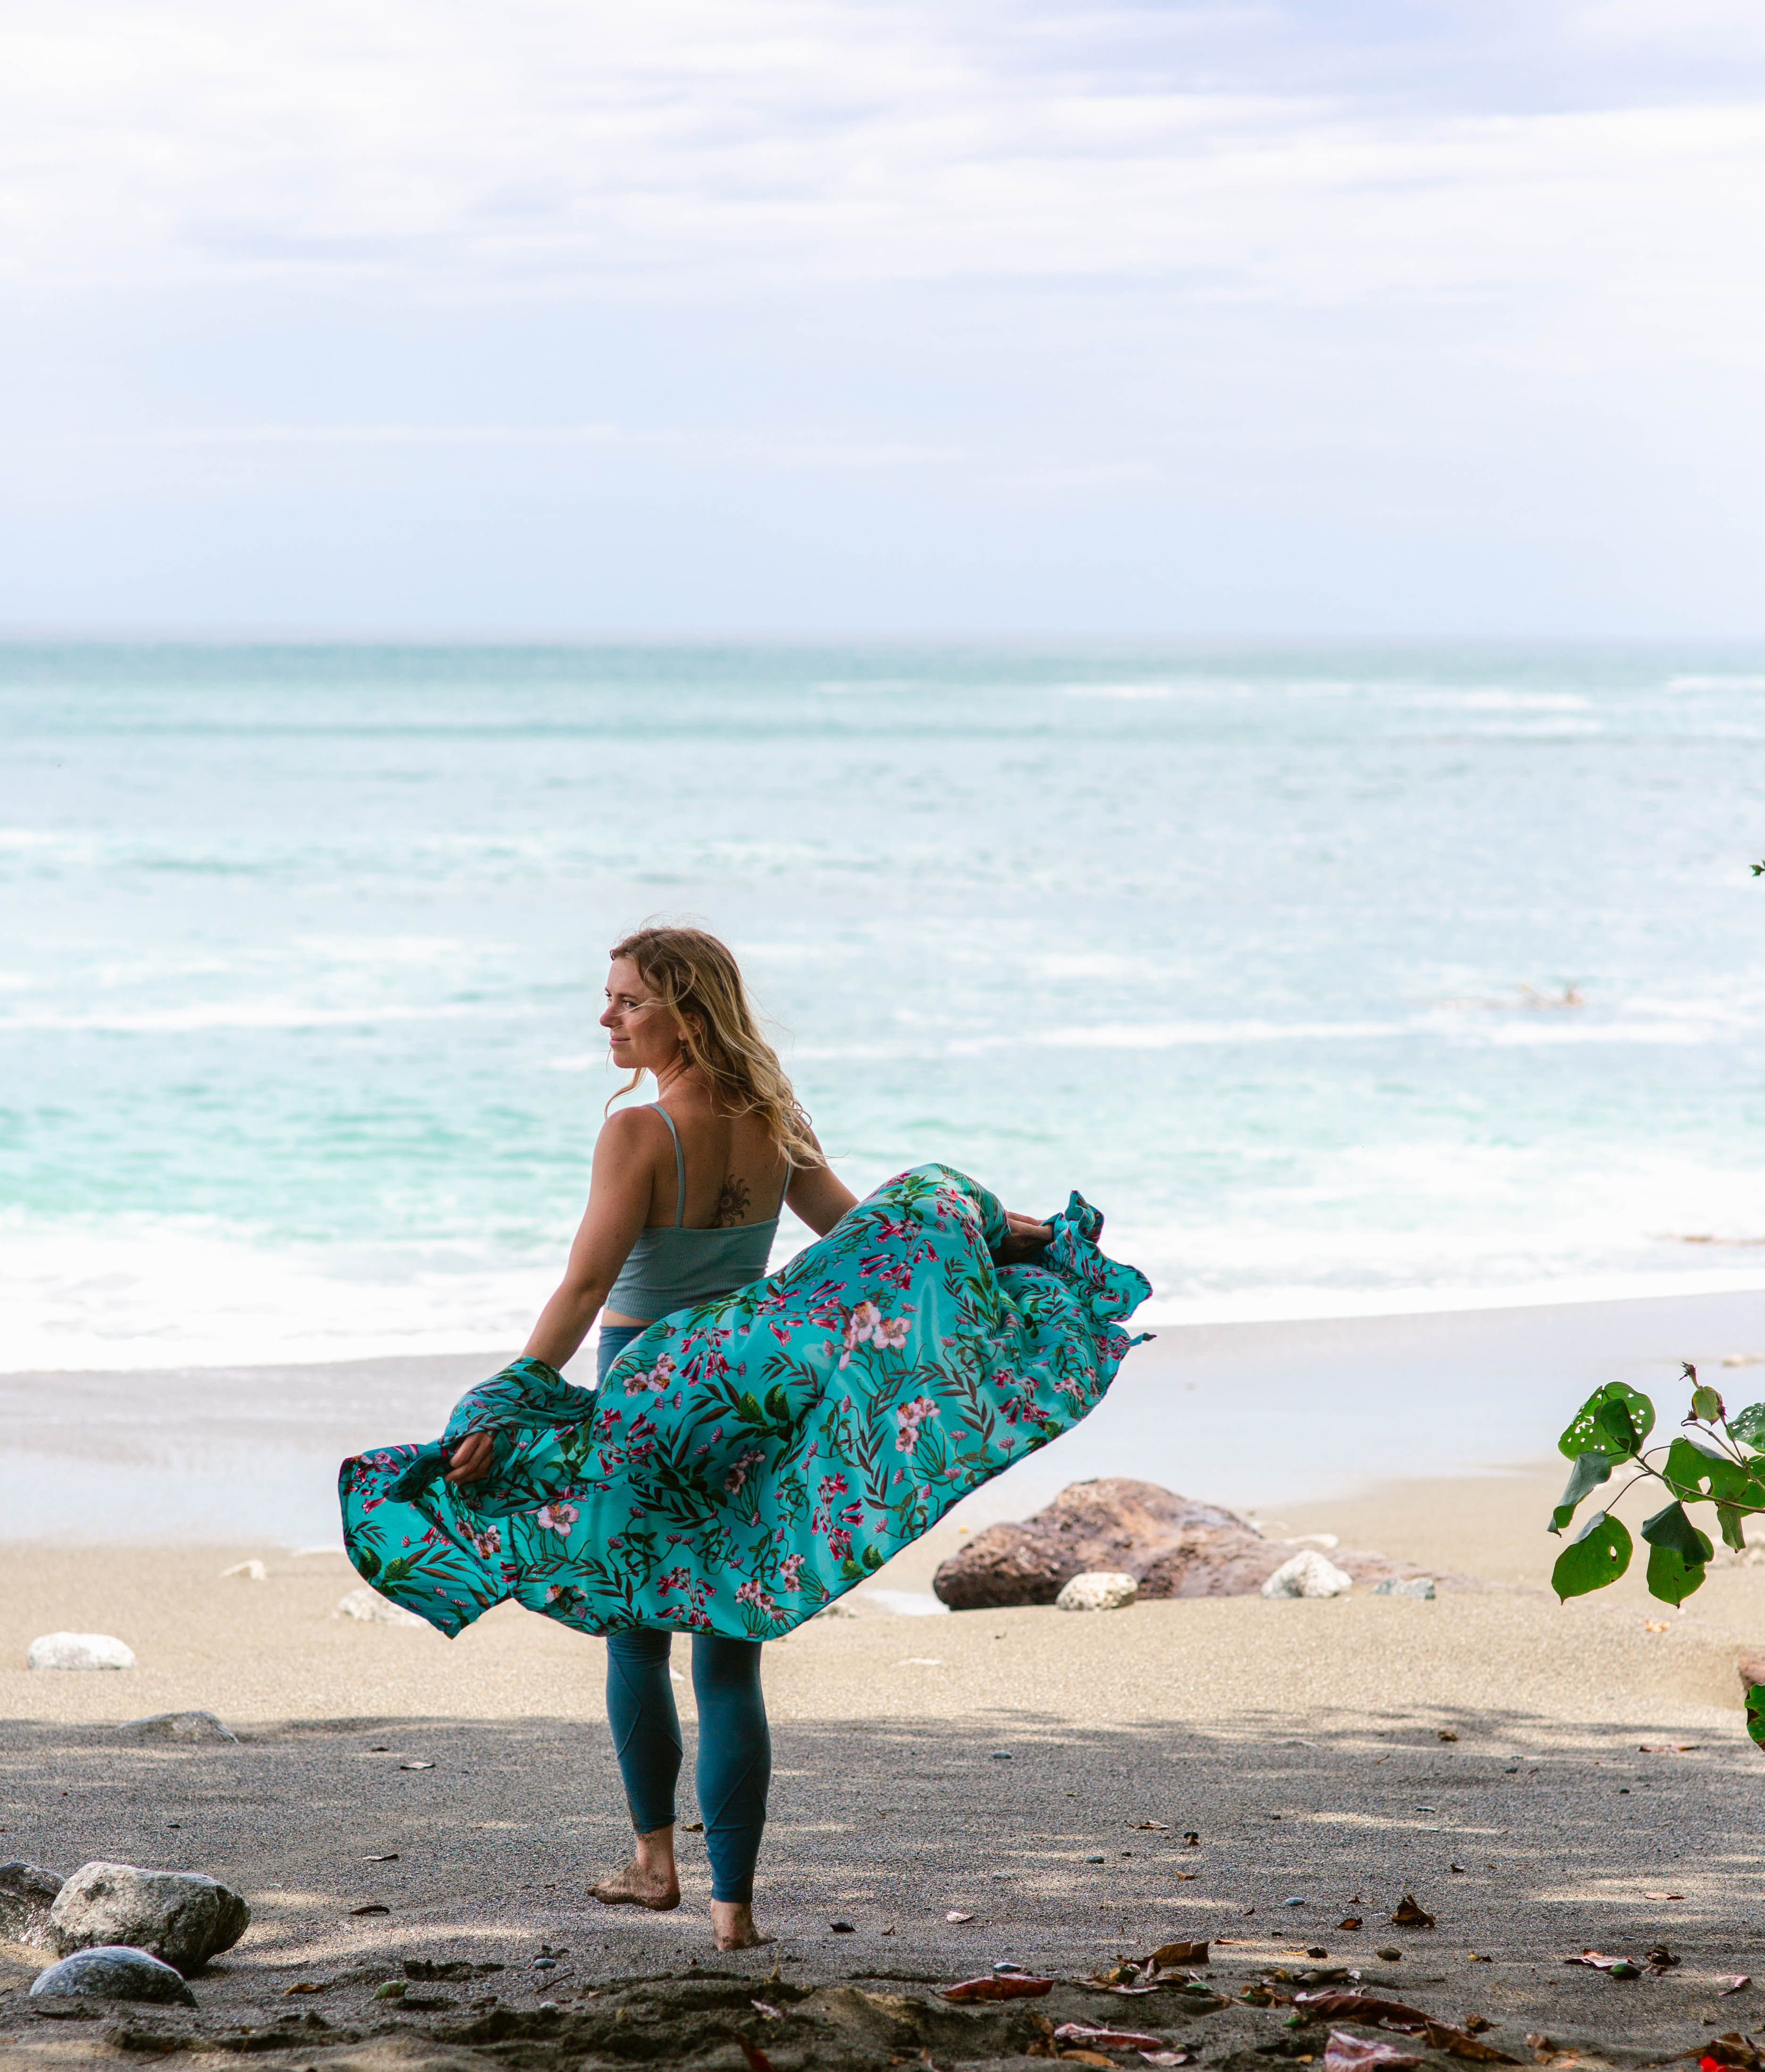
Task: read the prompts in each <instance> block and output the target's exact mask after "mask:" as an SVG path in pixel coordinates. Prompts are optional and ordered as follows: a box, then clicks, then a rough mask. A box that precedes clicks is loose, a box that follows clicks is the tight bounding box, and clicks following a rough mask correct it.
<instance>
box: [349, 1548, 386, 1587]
mask: <svg viewBox="0 0 1765 2072" xmlns="http://www.w3.org/2000/svg"><path fill="white" fill-rule="evenodd" d="M350 1559H351V1564H352V1565H353V1566H354V1568H355V1572H356V1574H357V1575H358V1576H359V1577H361V1579H362V1581H363V1582H364V1583H371V1582H372V1581H373V1580H374V1578H375V1577H376V1576H377V1575H378V1574H379V1573H380V1556H379V1555H377V1554H376V1552H374V1550H373V1548H371V1547H363V1548H359V1549H355V1550H352V1552H351V1556H350Z"/></svg>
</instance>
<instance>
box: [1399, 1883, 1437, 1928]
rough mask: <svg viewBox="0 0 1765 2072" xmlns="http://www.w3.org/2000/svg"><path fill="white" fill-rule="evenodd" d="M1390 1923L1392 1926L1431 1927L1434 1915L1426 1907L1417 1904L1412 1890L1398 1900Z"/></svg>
mask: <svg viewBox="0 0 1765 2072" xmlns="http://www.w3.org/2000/svg"><path fill="white" fill-rule="evenodd" d="M1391 1925H1392V1926H1393V1927H1394V1928H1432V1927H1433V1926H1434V1916H1433V1915H1432V1914H1430V1913H1429V1912H1428V1911H1427V1910H1426V1908H1424V1907H1421V1906H1418V1905H1417V1904H1416V1897H1415V1894H1414V1893H1413V1892H1406V1893H1405V1894H1404V1895H1403V1897H1402V1899H1400V1900H1399V1901H1398V1904H1397V1909H1396V1911H1395V1912H1394V1914H1392V1916H1391Z"/></svg>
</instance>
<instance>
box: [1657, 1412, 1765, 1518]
mask: <svg viewBox="0 0 1765 2072" xmlns="http://www.w3.org/2000/svg"><path fill="white" fill-rule="evenodd" d="M1661 1479H1662V1480H1663V1481H1664V1482H1665V1483H1666V1485H1667V1486H1668V1487H1669V1489H1670V1490H1672V1491H1673V1494H1674V1495H1675V1496H1682V1497H1685V1498H1686V1499H1687V1500H1688V1501H1689V1502H1690V1503H1697V1501H1698V1500H1699V1499H1700V1498H1703V1497H1714V1498H1717V1499H1718V1501H1719V1502H1722V1503H1746V1502H1747V1491H1748V1490H1750V1489H1751V1490H1755V1491H1757V1492H1758V1494H1759V1498H1760V1499H1761V1500H1765V1490H1762V1489H1760V1487H1759V1484H1758V1483H1757V1482H1755V1481H1754V1480H1753V1478H1752V1477H1751V1475H1750V1474H1748V1473H1747V1470H1746V1469H1745V1468H1743V1467H1742V1466H1741V1464H1740V1462H1739V1461H1734V1460H1730V1458H1729V1457H1728V1455H1727V1454H1726V1453H1718V1452H1717V1451H1716V1450H1715V1449H1714V1448H1713V1447H1712V1446H1711V1445H1710V1444H1709V1443H1708V1441H1704V1442H1702V1443H1700V1442H1699V1441H1697V1439H1695V1438H1693V1437H1691V1436H1689V1434H1687V1433H1681V1435H1680V1437H1678V1438H1677V1439H1675V1440H1674V1441H1673V1444H1672V1445H1670V1446H1669V1448H1668V1449H1667V1465H1666V1466H1665V1467H1664V1468H1663V1469H1662V1470H1661ZM1646 1530H1647V1528H1646V1527H1645V1528H1644V1531H1645V1532H1646Z"/></svg>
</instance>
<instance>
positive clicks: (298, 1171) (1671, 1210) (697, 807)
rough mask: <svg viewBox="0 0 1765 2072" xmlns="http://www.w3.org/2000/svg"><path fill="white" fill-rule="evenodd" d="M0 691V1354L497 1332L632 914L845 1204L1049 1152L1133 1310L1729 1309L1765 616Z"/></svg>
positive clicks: (11, 1358) (690, 655) (131, 1355)
mask: <svg viewBox="0 0 1765 2072" xmlns="http://www.w3.org/2000/svg"><path fill="white" fill-rule="evenodd" d="M0 730H3V736H4V760H3V769H4V780H3V796H0V878H3V884H4V894H3V902H0V911H3V915H4V920H3V933H0V1190H3V1196H0V1232H3V1235H4V1244H3V1247H0V1260H3V1263H0V1276H3V1285H0V1370H4V1371H19V1370H24V1369H43V1368H51V1369H55V1368H63V1369H67V1368H83V1369H89V1368H110V1369H117V1368H129V1369H133V1368H142V1367H147V1368H151V1367H174V1366H179V1365H188V1364H191V1363H197V1364H200V1363H242V1362H254V1363H299V1362H304V1361H320V1360H336V1359H356V1358H363V1357H368V1356H376V1355H388V1354H414V1353H424V1354H430V1353H437V1352H454V1351H458V1350H468V1349H473V1348H478V1347H484V1348H495V1347H503V1346H510V1345H513V1344H516V1343H518V1342H519V1340H520V1339H521V1338H523V1337H524V1335H525V1334H526V1331H527V1327H528V1326H529V1324H530V1323H531V1322H532V1318H533V1317H534V1315H535V1314H536V1311H537V1310H538V1308H539V1306H540V1303H541V1301H543V1300H544V1297H545V1295H546V1293H548V1290H549V1289H550V1287H551V1285H552V1281H553V1280H554V1278H555V1276H556V1272H557V1271H558V1268H559V1267H560V1264H561V1262H562V1259H563V1256H564V1248H565V1245H566V1244H567V1242H568V1237H569V1235H570V1233H571V1231H572V1230H573V1227H574V1225H575V1223H576V1220H577V1216H578V1215H580V1213H581V1207H582V1202H583V1199H584V1196H585V1189H586V1186H587V1179H588V1172H589V1157H590V1153H591V1151H592V1149H593V1141H594V1136H595V1132H596V1129H597V1125H598V1124H599V1121H600V1119H601V1112H602V1108H603V1104H605V1101H606V1100H607V1098H608V1096H609V1095H610V1092H611V1091H613V1088H614V1086H615V1085H616V1084H617V1083H618V1082H617V1081H616V1080H615V1079H614V1078H613V1077H612V1075H610V1073H609V1071H608V1070H607V1067H606V1066H605V1062H604V1054H603V1050H602V1045H601V1039H600V1031H599V1030H598V1029H597V1025H596V1016H597V1013H598V1011H599V1007H600V989H601V983H602V980H603V978H604V976H605V951H606V948H607V947H608V945H609V944H610V943H612V942H614V940H615V939H617V938H618V936H619V935H621V934H622V933H623V932H624V931H626V930H627V929H629V928H630V927H632V926H633V925H634V923H638V922H640V921H642V920H644V919H647V918H650V917H652V916H658V915H660V916H667V917H672V918H682V917H686V918H691V919H694V920H696V921H697V922H699V923H701V924H703V925H704V926H708V927H711V928H712V929H714V930H716V931H717V932H718V933H719V934H720V935H724V937H725V938H726V939H728V940H729V942H730V943H731V944H732V945H733V947H734V948H736V950H737V952H738V953H739V954H740V956H741V960H742V962H743V964H744V966H745V969H746V971H747V972H748V974H749V980H750V982H751V985H752V987H753V992H754V993H755V995H756V997H757V1000H758V1001H759V1002H760V1004H761V1006H762V1008H763V1009H764V1010H765V1011H766V1014H767V1015H768V1016H769V1017H770V1018H771V1022H772V1023H773V1026H774V1035H775V1038H776V1040H777V1042H778V1046H779V1048H780V1050H781V1051H782V1054H783V1055H784V1057H785V1059H786V1063H787V1065H788V1067H789V1068H790V1071H792V1073H793V1074H794V1077H795V1079H796V1082H797V1084H798V1088H799V1091H800V1092H801V1094H802V1098H803V1100H804V1102H805V1104H806V1105H807V1107H808V1108H809V1109H810V1110H811V1112H812V1114H813V1116H814V1117H815V1123H816V1126H817V1128H818V1129H819V1133H820V1134H821V1137H822V1140H823V1143H824V1144H825V1145H826V1146H827V1149H828V1150H829V1152H830V1153H831V1155H832V1157H833V1158H834V1160H835V1163H836V1165H837V1166H838V1167H839V1170H840V1172H841V1173H842V1174H843V1175H844V1177H845V1178H847V1179H848V1182H849V1183H850V1184H851V1185H852V1186H853V1187H854V1188H856V1190H858V1191H859V1192H860V1194H861V1193H863V1192H864V1190H866V1189H868V1187H869V1186H872V1185H873V1184H874V1183H876V1182H877V1181H879V1180H880V1179H882V1178H885V1177H886V1176H887V1175H888V1174H891V1173H893V1172H894V1171H896V1170H899V1169H900V1168H901V1167H902V1166H904V1165H910V1164H913V1163H917V1162H918V1161H922V1160H926V1159H942V1160H944V1161H948V1162H950V1163H951V1164H953V1165H958V1166H961V1167H963V1168H964V1169H965V1170H968V1171H970V1172H971V1173H973V1174H975V1175H977V1176H978V1177H979V1178H981V1179H982V1180H983V1181H984V1182H986V1183H987V1185H988V1186H991V1187H993V1188H994V1189H995V1190H997V1191H998V1192H999V1194H1002V1195H1003V1196H1004V1198H1006V1200H1007V1201H1008V1202H1009V1203H1010V1205H1011V1206H1012V1207H1019V1208H1023V1209H1026V1210H1032V1211H1042V1210H1046V1209H1049V1208H1050V1207H1053V1206H1056V1205H1057V1204H1059V1203H1061V1202H1064V1201H1065V1197H1066V1194H1067V1192H1068V1190H1069V1189H1071V1188H1073V1187H1077V1188H1078V1189H1079V1190H1082V1192H1083V1193H1084V1194H1086V1196H1087V1197H1088V1198H1090V1199H1091V1200H1093V1201H1094V1202H1097V1203H1098V1205H1099V1206H1100V1207H1102V1208H1103V1209H1104V1210H1105V1211H1106V1214H1107V1216H1108V1219H1109V1228H1108V1235H1107V1238H1106V1244H1108V1246H1109V1248H1110V1249H1112V1250H1114V1251H1115V1252H1118V1253H1119V1254H1120V1255H1121V1256H1125V1257H1127V1258H1130V1259H1132V1260H1135V1262H1136V1263H1138V1264H1140V1265H1141V1266H1143V1268H1144V1269H1145V1270H1146V1271H1147V1273H1148V1274H1149V1275H1150V1276H1151V1280H1152V1281H1153V1284H1154V1287H1155V1296H1154V1299H1153V1301H1152V1303H1151V1305H1150V1306H1149V1309H1148V1310H1147V1313H1146V1314H1147V1318H1149V1319H1150V1320H1151V1321H1152V1322H1159V1321H1160V1320H1162V1321H1164V1322H1183V1321H1191V1320H1194V1321H1200V1320H1213V1321H1219V1320H1230V1319H1254V1318H1307V1317H1344V1316H1353V1315H1357V1314H1373V1313H1382V1312H1392V1311H1402V1310H1406V1309H1418V1310H1419V1309H1451V1308H1458V1307H1476V1306H1496V1305H1503V1304H1507V1303H1513V1302H1528V1301H1542V1300H1563V1299H1575V1298H1582V1297H1595V1296H1611V1295H1623V1294H1647V1293H1676V1292H1689V1291H1696V1290H1700V1289H1759V1288H1762V1287H1765V1201H1762V1200H1761V1198H1760V1195H1761V1182H1760V1178H1759V1162H1760V1161H1759V1149H1760V1131H1761V1124H1762V1123H1765V1083H1762V1066H1761V1054H1760V1043H1759V1039H1760V1036H1761V1034H1762V1031H1765V883H1759V882H1755V880H1754V878H1753V877H1752V875H1751V872H1750V870H1749V865H1750V864H1751V862H1752V861H1754V860H1755V859H1757V858H1759V857H1762V856H1765V796H1762V791H1761V786H1760V783H1759V774H1760V763H1759V761H1758V760H1757V759H1758V758H1759V755H1760V744H1761V740H1762V737H1765V648H1761V649H1750V650H1747V651H1745V652H1739V651H1735V652H1714V651H1712V650H1709V649H1697V650H1691V649H1688V650H1686V651H1685V652H1669V651H1667V650H1664V649H1649V650H1639V649H1620V648H1611V649H1601V648H1570V647H1554V648H1545V647H1532V648H1518V647H1517V648H1508V649H1500V650H1498V649H1495V648H1476V649H1472V648H1463V649H1455V648H1426V649H1424V648H1417V649H1414V650H1400V649H1397V648H1377V649H1373V648H1369V649H1365V650H1362V649H1353V648H1345V647H1340V646H1332V647H1327V648H1316V649H1305V648H1279V649H1276V648H1256V647H1244V648H1229V647H1223V646H1221V647H1211V648H1198V647H1194V646H1182V647H1160V646H1157V645H1146V646H1102V645H1095V644H1092V645H1083V644H1074V645H1071V646H1066V647H1061V646H1053V645H1042V644H1038V645H1034V646H1020V647H1016V646H1004V645H1000V646H961V647H957V646H926V647H915V646H909V645H882V644H868V645H864V644H856V645H851V646H832V645H827V646H806V645H782V644H781V645H771V646H767V645H740V646H728V647H719V646H715V645H697V646H679V647H668V646H626V647H615V646H568V645H550V646H543V645H533V646H491V645H477V646H470V645H456V646H441V645H430V646H420V645H394V644H359V645H341V644H339V645H281V646H277V645H265V644H257V645H225V644H202V643H185V644H179V643H154V644H135V645H126V644H115V645H96V644H65V643H64V644H36V645H31V644H21V643H13V644H11V645H8V646H4V647H0ZM802 1237H803V1233H802V1231H801V1230H800V1229H798V1230H797V1231H795V1232H794V1234H793V1233H791V1232H790V1231H787V1232H786V1234H785V1238H784V1239H783V1241H782V1242H783V1244H785V1246H786V1248H789V1247H790V1246H791V1245H794V1244H798V1243H800V1242H802ZM781 1256H782V1254H781Z"/></svg>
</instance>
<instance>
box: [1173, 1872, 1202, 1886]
mask: <svg viewBox="0 0 1765 2072" xmlns="http://www.w3.org/2000/svg"><path fill="white" fill-rule="evenodd" d="M1171 1876H1172V1877H1174V1878H1181V1879H1182V1881H1183V1882H1184V1884H1185V1885H1192V1884H1193V1883H1194V1882H1195V1881H1196V1879H1197V1878H1198V1877H1200V1876H1201V1873H1200V1872H1199V1871H1172V1873H1171Z"/></svg>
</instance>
